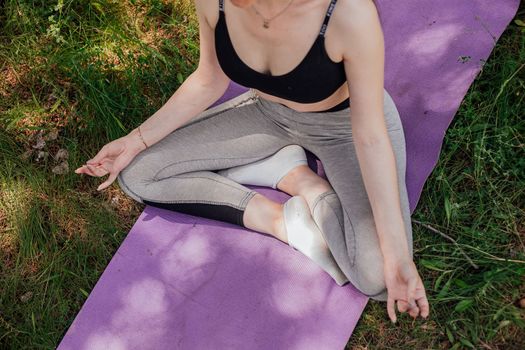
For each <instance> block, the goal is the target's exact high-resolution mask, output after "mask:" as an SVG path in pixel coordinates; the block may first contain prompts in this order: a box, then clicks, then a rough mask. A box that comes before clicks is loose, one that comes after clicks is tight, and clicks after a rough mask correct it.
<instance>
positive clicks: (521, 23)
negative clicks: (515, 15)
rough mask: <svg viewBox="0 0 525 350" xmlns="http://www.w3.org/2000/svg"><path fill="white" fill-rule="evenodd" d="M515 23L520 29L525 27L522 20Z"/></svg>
mask: <svg viewBox="0 0 525 350" xmlns="http://www.w3.org/2000/svg"><path fill="white" fill-rule="evenodd" d="M514 23H516V24H517V25H519V26H520V27H525V22H523V21H522V20H521V19H515V20H514Z"/></svg>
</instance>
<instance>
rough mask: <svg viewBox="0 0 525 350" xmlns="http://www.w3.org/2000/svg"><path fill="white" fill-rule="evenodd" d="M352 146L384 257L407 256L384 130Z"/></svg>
mask: <svg viewBox="0 0 525 350" xmlns="http://www.w3.org/2000/svg"><path fill="white" fill-rule="evenodd" d="M354 142H355V148H356V153H357V158H358V160H359V165H360V169H361V173H362V175H363V182H364V185H365V188H366V191H367V194H368V198H369V200H370V204H371V207H372V212H373V215H374V222H375V224H376V229H377V233H378V236H379V243H380V246H381V251H382V253H383V256H384V258H385V260H391V261H392V260H396V259H399V258H406V257H409V256H410V255H409V250H408V249H409V248H408V242H407V238H406V232H405V225H404V221H403V216H402V211H401V204H400V196H399V187H398V176H397V169H396V162H395V156H394V151H393V149H392V145H391V142H390V139H389V138H388V134H387V133H386V130H385V132H384V134H376V135H375V137H370V138H369V139H368V140H366V141H364V140H362V141H356V140H354Z"/></svg>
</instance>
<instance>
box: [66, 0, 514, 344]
mask: <svg viewBox="0 0 525 350" xmlns="http://www.w3.org/2000/svg"><path fill="white" fill-rule="evenodd" d="M518 3H519V1H518V0H499V1H489V0H485V1H483V0H469V1H467V0H441V1H431V0H410V1H387V0H380V1H377V4H378V8H379V12H380V14H381V20H382V24H383V29H384V34H385V45H386V61H385V87H386V89H387V90H388V91H389V93H390V94H391V96H392V98H393V99H394V101H395V102H396V104H397V106H398V109H399V111H400V114H401V119H402V122H403V127H404V130H405V136H406V142H407V163H408V164H407V174H406V181H407V186H408V192H409V198H410V207H411V212H413V211H414V209H415V207H416V205H417V202H418V200H419V197H420V194H421V191H422V188H423V185H424V183H425V181H426V179H427V178H428V176H429V174H430V172H431V171H432V169H433V168H434V166H435V164H436V162H437V159H438V156H439V153H440V150H441V144H442V142H443V137H444V134H445V131H446V129H447V127H448V125H449V124H450V122H451V121H452V118H453V117H454V115H455V113H456V111H457V109H458V107H459V104H460V102H461V100H462V99H463V97H464V96H465V93H466V92H467V90H468V88H469V86H470V84H471V83H472V81H473V80H474V78H475V77H476V75H477V74H478V72H479V70H480V69H481V66H482V63H483V61H484V60H486V59H487V58H488V56H489V54H490V52H491V50H492V48H493V47H494V45H495V43H496V41H497V39H498V38H499V36H500V35H501V33H502V32H503V30H504V29H505V27H506V26H507V24H508V23H509V21H510V20H511V19H512V17H513V16H514V14H515V13H516V10H517V7H518ZM243 91H245V88H243V87H241V86H238V85H236V84H231V85H230V88H229V89H228V91H227V92H226V94H225V95H224V96H223V97H222V98H221V100H220V101H224V100H227V99H229V98H232V97H234V96H237V95H238V94H240V93H242V92H243ZM308 154H309V164H310V165H311V167H312V168H313V169H314V170H316V171H317V172H318V173H319V174H320V175H322V176H324V172H323V169H322V164H321V162H320V161H319V160H317V159H315V158H314V156H313V155H312V154H311V153H308ZM248 187H250V188H253V189H255V190H257V191H258V192H261V193H263V194H265V195H266V196H268V197H270V198H271V199H274V200H277V201H280V202H284V201H286V200H287V199H288V198H289V197H290V196H289V195H287V194H285V193H282V192H280V191H277V190H273V189H271V188H264V187H258V186H248ZM366 303H367V298H366V297H365V296H363V295H362V294H360V293H359V292H357V291H356V290H355V288H354V287H353V286H352V285H350V284H347V285H346V286H344V287H339V286H338V285H337V284H336V283H335V282H334V281H333V280H332V279H331V277H330V276H328V275H327V274H326V273H325V272H324V271H322V270H321V269H320V268H318V267H317V265H315V264H314V263H313V262H312V261H310V260H309V259H308V258H306V257H305V256H304V255H302V254H301V253H299V252H297V251H294V250H292V249H291V248H290V247H289V246H287V245H286V244H284V243H282V242H280V241H278V240H277V239H275V238H273V237H271V236H269V235H265V234H262V233H258V232H255V231H252V230H248V229H243V228H242V227H240V226H236V225H233V224H229V223H225V222H220V221H216V220H211V219H205V218H200V217H195V216H191V215H186V214H182V213H177V212H172V211H168V210H164V209H158V208H154V207H150V206H147V207H146V209H145V210H144V211H143V213H142V214H141V215H140V217H139V218H138V220H137V222H136V223H135V225H134V226H133V228H132V229H131V231H130V232H129V234H128V236H127V237H126V239H125V240H124V242H123V243H122V245H121V246H120V248H119V249H118V251H117V252H116V254H115V255H114V257H113V258H112V260H111V261H110V263H109V265H108V266H107V268H106V269H105V271H104V273H103V274H102V276H101V277H100V280H99V281H98V282H97V284H96V285H95V287H94V289H93V290H92V292H91V294H90V295H89V297H88V299H87V300H86V302H85V303H84V305H83V306H82V308H81V310H80V312H79V313H78V315H77V316H76V318H75V320H74V321H73V323H72V325H71V326H70V327H69V329H68V330H67V332H66V334H65V336H64V337H63V339H62V341H61V343H60V344H59V346H58V349H59V350H68V349H75V350H83V349H90V350H91V349H119V350H120V349H192V350H193V349H272V350H280V349H287V350H288V349H343V348H344V347H345V344H346V343H347V341H348V339H349V337H350V335H351V333H352V331H353V329H354V327H355V325H356V323H357V321H358V319H359V317H360V315H361V313H362V311H363V309H364V307H365V305H366Z"/></svg>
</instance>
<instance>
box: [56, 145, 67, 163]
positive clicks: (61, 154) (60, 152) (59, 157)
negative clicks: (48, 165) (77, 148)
mask: <svg viewBox="0 0 525 350" xmlns="http://www.w3.org/2000/svg"><path fill="white" fill-rule="evenodd" d="M68 157H69V153H68V152H67V150H66V149H64V148H61V149H59V150H58V151H57V154H56V155H55V160H56V161H57V162H59V161H61V160H62V159H67V158H68Z"/></svg>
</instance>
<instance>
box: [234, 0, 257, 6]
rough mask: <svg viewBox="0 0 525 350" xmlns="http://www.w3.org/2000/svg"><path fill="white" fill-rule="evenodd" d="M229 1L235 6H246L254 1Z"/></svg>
mask: <svg viewBox="0 0 525 350" xmlns="http://www.w3.org/2000/svg"><path fill="white" fill-rule="evenodd" d="M230 1H231V3H232V4H233V5H235V6H237V7H247V6H250V5H251V4H253V3H254V2H255V0H230Z"/></svg>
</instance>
